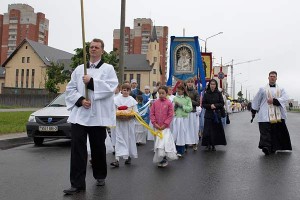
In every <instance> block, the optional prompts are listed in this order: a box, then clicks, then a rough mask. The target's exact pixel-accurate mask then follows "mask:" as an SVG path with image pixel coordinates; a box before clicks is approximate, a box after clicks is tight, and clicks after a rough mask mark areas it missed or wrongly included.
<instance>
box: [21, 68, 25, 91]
mask: <svg viewBox="0 0 300 200" xmlns="http://www.w3.org/2000/svg"><path fill="white" fill-rule="evenodd" d="M23 81H24V69H22V70H21V88H23Z"/></svg>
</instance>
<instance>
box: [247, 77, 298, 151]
mask: <svg viewBox="0 0 300 200" xmlns="http://www.w3.org/2000/svg"><path fill="white" fill-rule="evenodd" d="M268 79H269V83H268V84H267V85H266V86H265V87H262V88H260V89H259V91H258V93H257V94H256V96H255V97H254V99H253V101H252V109H251V112H252V118H254V117H255V114H256V113H257V114H258V126H259V131H260V141H259V146H258V148H260V149H262V151H263V152H264V154H265V155H269V154H270V153H275V152H276V151H277V150H292V145H291V140H290V135H289V131H288V129H287V126H286V124H285V120H286V117H287V112H286V107H285V104H286V103H287V101H288V96H287V94H286V92H285V90H284V89H283V88H280V87H279V86H278V84H276V80H277V72H276V71H271V72H270V73H269V78H268Z"/></svg>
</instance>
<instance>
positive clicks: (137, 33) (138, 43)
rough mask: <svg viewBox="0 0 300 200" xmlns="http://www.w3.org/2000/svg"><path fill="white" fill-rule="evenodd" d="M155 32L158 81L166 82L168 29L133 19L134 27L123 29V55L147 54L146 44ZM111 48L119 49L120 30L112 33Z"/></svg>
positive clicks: (140, 19)
mask: <svg viewBox="0 0 300 200" xmlns="http://www.w3.org/2000/svg"><path fill="white" fill-rule="evenodd" d="M153 32H155V34H156V36H157V40H158V43H159V51H160V58H159V59H160V69H159V71H160V73H161V76H160V81H161V82H162V83H165V82H166V73H167V60H168V59H167V58H168V56H167V55H168V51H167V50H168V27H167V26H153V22H152V20H151V19H149V18H137V19H134V27H133V29H130V27H125V45H124V51H125V54H147V53H148V44H149V42H150V39H151V36H152V35H153V34H152V33H153ZM113 39H114V41H113V47H114V48H117V49H120V29H115V30H114V33H113Z"/></svg>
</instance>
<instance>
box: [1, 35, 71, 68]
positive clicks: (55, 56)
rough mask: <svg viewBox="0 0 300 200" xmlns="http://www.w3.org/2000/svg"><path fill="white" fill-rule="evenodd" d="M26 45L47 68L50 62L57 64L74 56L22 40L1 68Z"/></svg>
mask: <svg viewBox="0 0 300 200" xmlns="http://www.w3.org/2000/svg"><path fill="white" fill-rule="evenodd" d="M26 42H27V43H28V44H29V45H30V46H31V47H32V48H33V50H34V51H35V52H36V53H37V55H38V56H39V57H40V58H41V60H42V61H43V62H44V63H45V65H47V66H49V65H50V63H51V62H55V63H56V62H59V61H61V60H71V58H72V57H73V56H74V55H73V54H71V53H68V52H66V51H62V50H59V49H56V48H53V47H49V46H47V45H44V44H41V43H39V42H35V41H32V40H28V39H24V40H23V41H22V42H21V43H20V45H19V46H18V47H17V48H16V50H15V51H14V52H13V53H12V54H11V55H10V56H9V57H8V58H7V59H6V60H5V62H4V63H3V67H5V65H6V64H7V63H8V62H9V61H10V60H11V59H12V58H13V56H14V55H15V54H16V53H17V52H18V51H19V49H20V48H21V47H22V46H23V45H24V44H25V43H26Z"/></svg>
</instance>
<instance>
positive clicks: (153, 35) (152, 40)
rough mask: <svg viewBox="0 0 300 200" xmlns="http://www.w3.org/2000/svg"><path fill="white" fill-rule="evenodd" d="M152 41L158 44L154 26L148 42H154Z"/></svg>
mask: <svg viewBox="0 0 300 200" xmlns="http://www.w3.org/2000/svg"><path fill="white" fill-rule="evenodd" d="M154 41H157V42H158V39H157V33H156V27H155V26H153V29H152V35H151V37H150V42H154Z"/></svg>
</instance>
